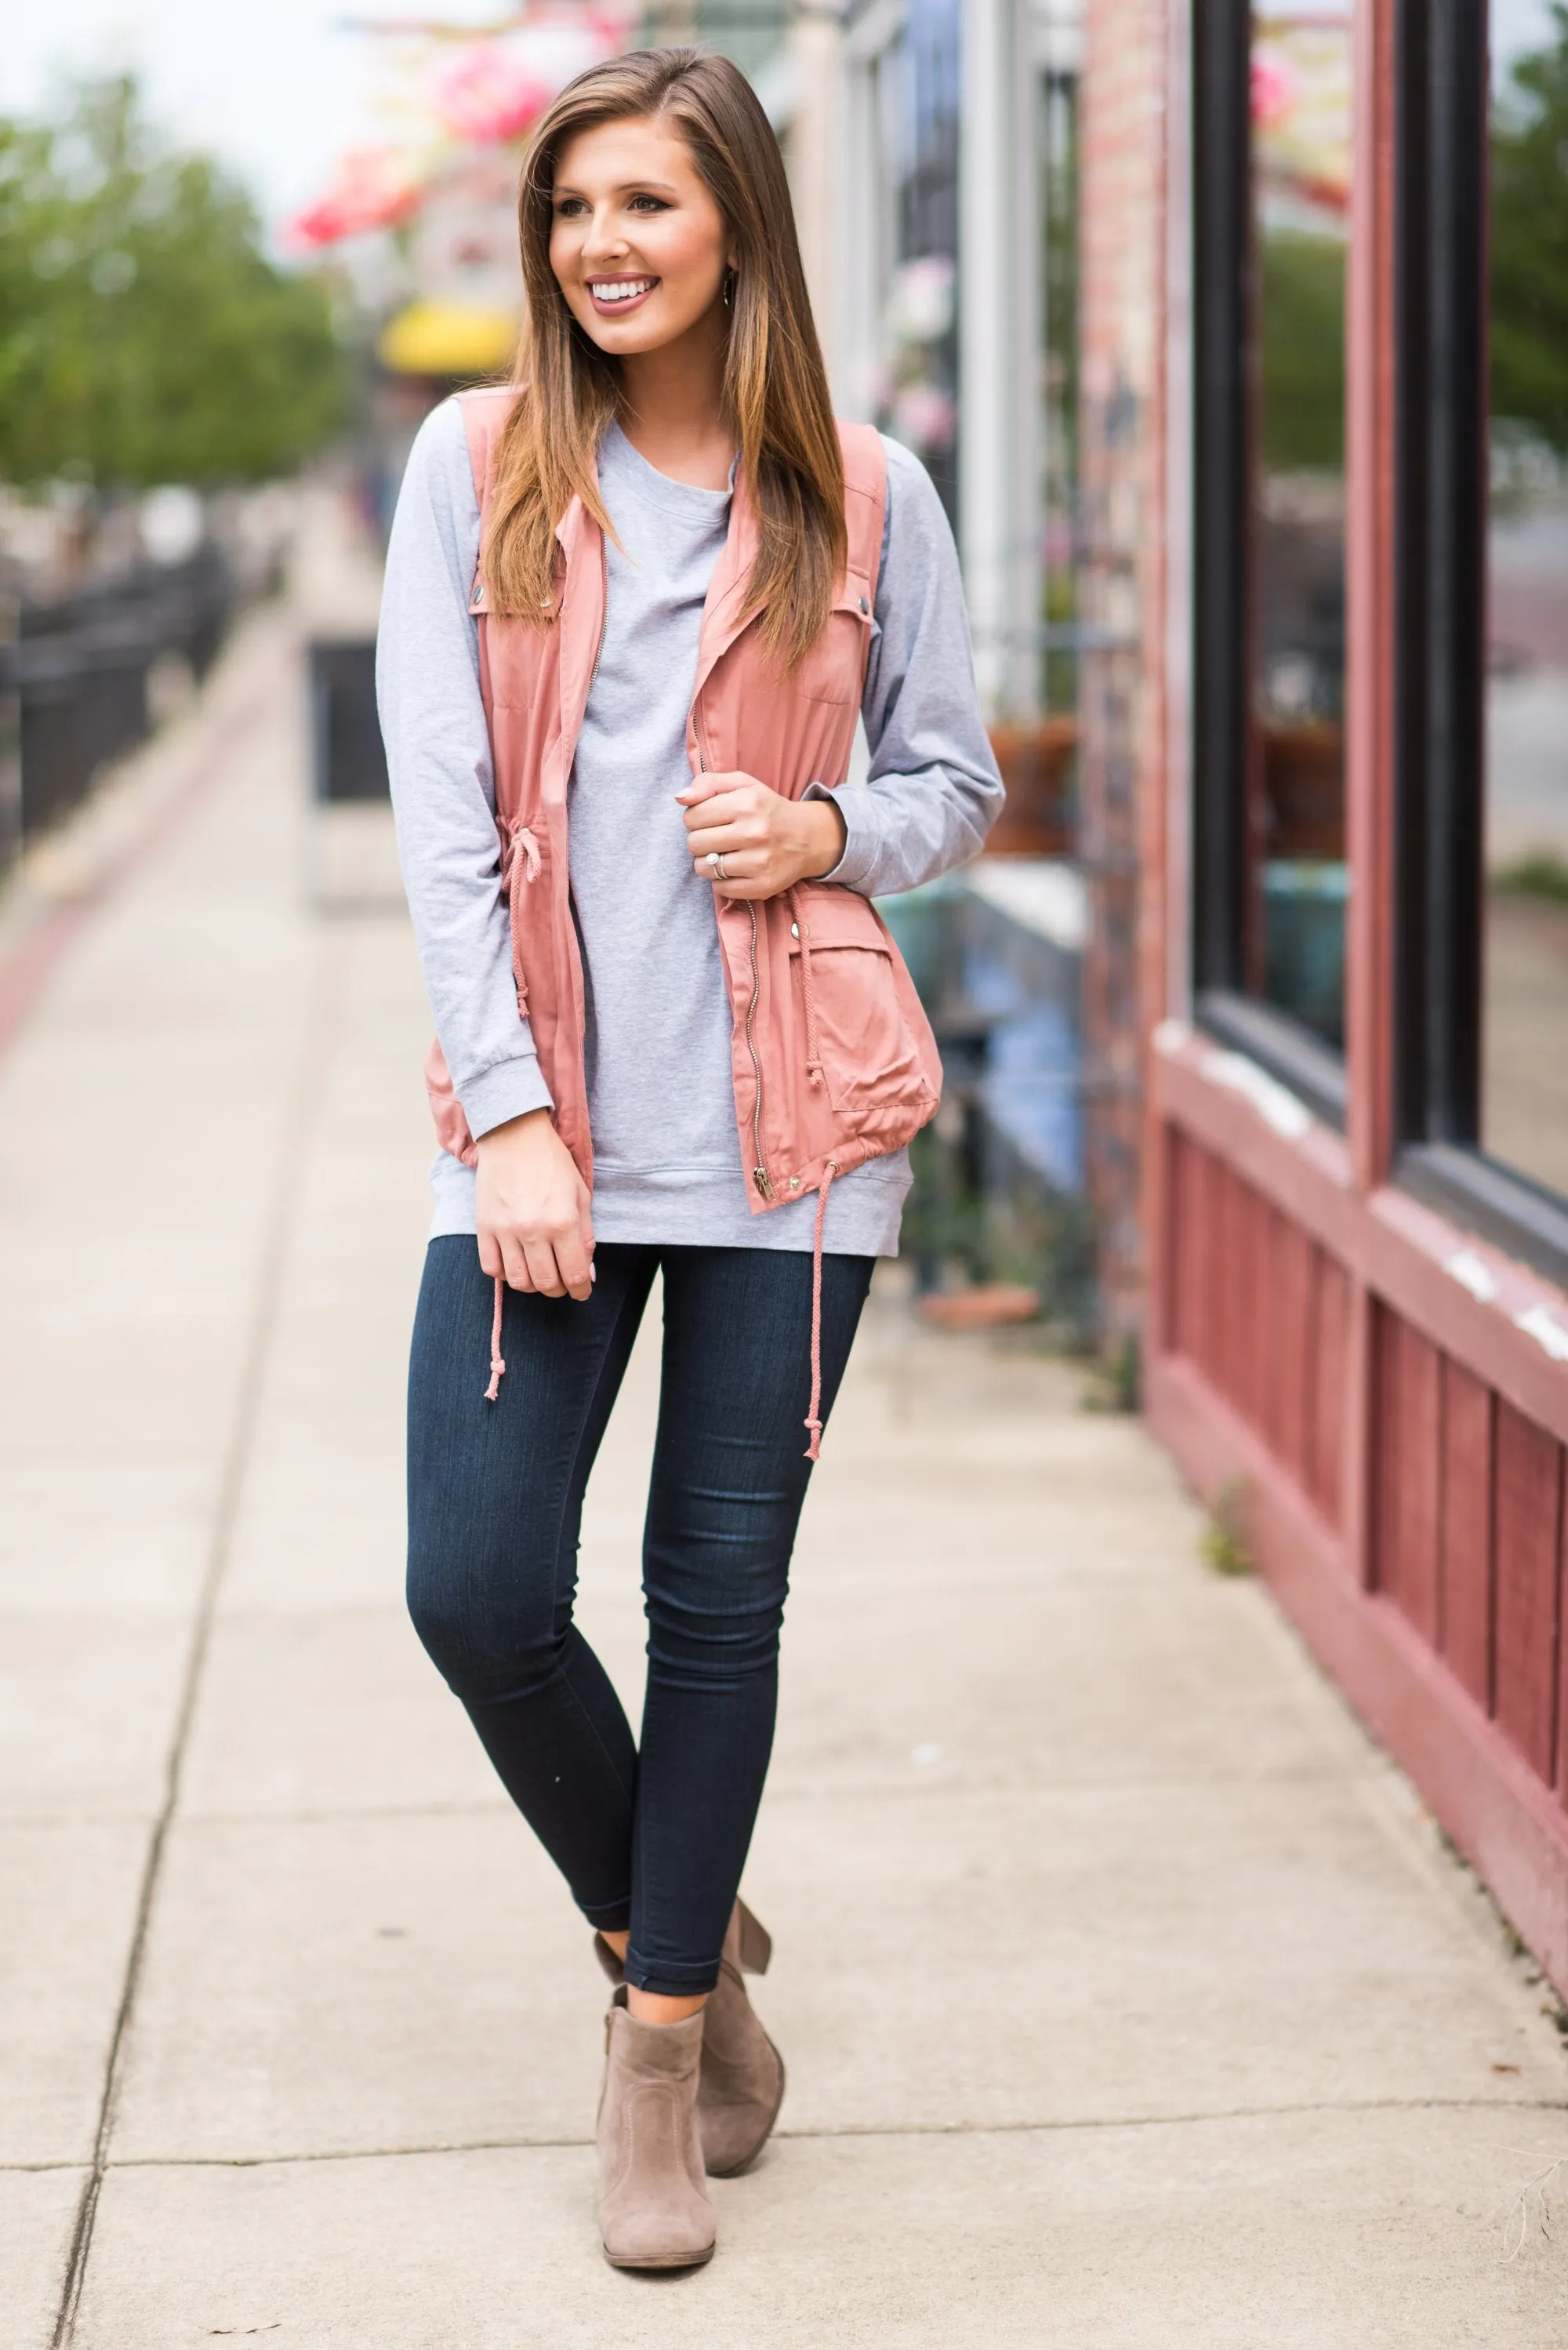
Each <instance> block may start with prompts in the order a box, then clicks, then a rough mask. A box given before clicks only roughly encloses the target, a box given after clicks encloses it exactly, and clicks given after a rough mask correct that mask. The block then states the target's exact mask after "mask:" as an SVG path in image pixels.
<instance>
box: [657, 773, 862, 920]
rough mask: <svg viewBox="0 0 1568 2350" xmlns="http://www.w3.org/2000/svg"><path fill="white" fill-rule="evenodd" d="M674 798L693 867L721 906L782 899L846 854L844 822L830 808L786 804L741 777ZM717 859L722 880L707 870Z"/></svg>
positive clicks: (701, 780)
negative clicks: (681, 815)
mask: <svg viewBox="0 0 1568 2350" xmlns="http://www.w3.org/2000/svg"><path fill="white" fill-rule="evenodd" d="M675 796H676V798H677V799H678V800H679V801H680V805H681V806H682V807H683V808H684V809H685V811H686V838H687V846H688V847H689V848H690V849H691V861H692V863H693V864H694V865H695V866H696V868H697V870H698V872H699V873H700V874H701V877H702V879H703V880H704V881H711V883H712V885H713V887H714V889H716V890H717V891H718V893H719V895H720V896H721V897H722V898H777V897H780V896H782V895H783V893H784V890H786V889H794V885H795V883H796V882H797V881H815V880H819V879H821V877H822V875H823V874H825V873H831V872H832V870H833V868H834V867H835V866H836V864H837V862H838V860H839V858H841V857H842V856H843V854H844V843H845V838H846V832H845V824H844V818H843V816H841V815H840V814H839V812H838V810H837V808H836V806H834V804H833V802H832V801H831V800H787V799H785V798H784V795H783V793H782V792H774V791H770V790H769V789H768V786H767V785H766V784H760V783H758V781H757V779H756V777H755V775H738V774H737V775H699V776H698V777H697V779H696V781H695V782H694V783H691V784H689V785H687V787H686V789H685V790H684V791H683V792H677V794H676V795H675ZM715 852H716V853H717V854H718V855H719V856H720V857H722V858H723V860H724V875H723V879H720V877H719V875H718V874H717V873H715V872H714V870H713V868H712V867H711V865H710V864H709V862H708V858H709V857H710V856H711V855H712V854H714V853H715Z"/></svg>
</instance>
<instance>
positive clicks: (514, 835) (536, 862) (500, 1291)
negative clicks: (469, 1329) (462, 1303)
mask: <svg viewBox="0 0 1568 2350" xmlns="http://www.w3.org/2000/svg"><path fill="white" fill-rule="evenodd" d="M519 851H521V852H522V853H521V855H519V853H518V852H519ZM542 862H543V860H542V858H540V855H539V843H538V841H537V840H536V839H535V837H534V835H533V833H532V832H531V831H530V830H529V828H528V827H527V826H526V825H525V824H519V825H514V827H512V830H511V831H510V832H509V833H508V834H507V836H506V847H505V851H504V855H503V857H502V859H501V879H502V880H503V882H504V884H505V885H506V891H507V902H508V904H509V906H510V909H511V914H512V968H513V970H514V972H515V973H516V978H517V1002H518V1006H519V1009H521V1007H522V1003H523V1000H524V987H523V968H522V965H521V964H520V963H519V962H518V960H517V915H518V910H519V906H518V900H519V899H520V898H521V895H522V890H523V884H524V881H537V879H539V868H540V865H541V863H542ZM505 1297H506V1282H505V1278H504V1275H503V1274H499V1273H498V1274H496V1276H495V1312H494V1315H493V1317H492V1320H491V1324H490V1385H489V1386H488V1387H487V1388H485V1390H484V1400H485V1402H486V1403H493V1402H494V1401H495V1400H496V1398H497V1397H498V1396H499V1395H500V1393H501V1382H502V1380H503V1379H504V1378H505V1377H506V1358H505V1357H504V1355H503V1353H502V1351H501V1308H502V1306H503V1305H504V1302H505Z"/></svg>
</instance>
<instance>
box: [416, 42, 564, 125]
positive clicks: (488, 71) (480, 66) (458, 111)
mask: <svg viewBox="0 0 1568 2350" xmlns="http://www.w3.org/2000/svg"><path fill="white" fill-rule="evenodd" d="M434 95H435V107H436V112H437V113H438V114H439V115H440V117H441V120H442V122H443V123H444V124H445V125H446V127H447V129H448V130H452V131H454V132H455V133H456V135H457V136H458V137H459V138H460V139H472V140H474V142H475V143H476V144H477V145H479V146H482V147H493V146H499V145H501V144H503V143H504V141H505V140H509V139H516V138H519V137H521V135H522V133H523V132H524V130H526V129H527V128H528V125H529V124H530V123H531V122H532V121H533V120H534V119H535V116H536V115H539V114H542V113H543V112H544V110H545V107H546V106H548V104H549V102H550V99H551V96H552V92H551V91H550V90H549V89H548V88H546V86H545V83H544V82H542V81H541V80H540V79H539V78H538V76H537V75H536V74H535V73H531V72H530V71H529V70H528V68H527V67H526V66H525V65H524V62H523V60H522V59H521V58H520V57H514V56H513V55H511V54H510V53H509V52H508V51H507V50H506V49H505V48H504V47H502V46H501V44H500V43H499V42H498V41H477V42H475V43H474V45H473V47H472V48H465V49H463V50H462V52H461V53H460V54H459V56H457V57H454V58H453V60H452V64H451V65H450V66H448V68H446V71H445V72H444V73H443V74H442V75H441V78H440V79H439V81H438V82H437V83H436V86H435V93H434Z"/></svg>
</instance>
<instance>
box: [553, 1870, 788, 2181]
mask: <svg viewBox="0 0 1568 2350" xmlns="http://www.w3.org/2000/svg"><path fill="white" fill-rule="evenodd" d="M773 1951H774V1946H773V1938H772V1936H771V1935H770V1934H769V1932H768V1930H767V1929H766V1927H765V1926H763V1925H762V1924H761V1923H760V1922H759V1920H758V1919H757V1918H753V1915H752V1913H751V1911H750V1910H749V1909H748V1908H747V1907H746V1905H745V1903H744V1902H743V1901H737V1902H736V1904H735V1907H734V1908H733V1910H732V1912H731V1916H730V1929H729V1931H728V1933H727V1934H726V1935H725V1937H724V1951H723V1956H722V1959H721V1960H720V1962H719V1981H718V1982H717V1984H716V1985H715V1987H714V1989H713V1991H711V1993H710V1995H709V1999H708V2004H707V2006H706V2007H705V2008H704V2009H703V2011H702V2017H703V2025H702V2073H701V2083H700V2085H699V2087H698V2091H697V2126H698V2128H699V2129H700V2131H701V2137H702V2158H703V2161H704V2163H705V2164H706V2166H707V2168H708V2171H709V2173H710V2175H711V2177H712V2178H734V2176H735V2175H736V2173H737V2172H738V2171H742V2170H744V2169H745V2168H746V2167H747V2165H748V2164H750V2163H753V2162H754V2161H755V2160H756V2158H757V2157H758V2155H759V2154H761V2152H762V2150H763V2147H764V2146H765V2145H766V2144H767V2141H768V2137H769V2136H770V2134H771V2132H772V2130H773V2126H774V2122H776V2121H777V2119H778V2116H779V2107H780V2106H781V2105H782V2104H783V2103H784V2058H783V2057H782V2056H781V2055H780V2054H779V2052H778V2050H777V2049H776V2048H775V2047H774V2043H773V2042H772V2041H771V2040H770V2039H769V2038H768V2035H767V2033H765V2032H764V2031H763V2027H762V2025H761V2023H760V2022H758V2020H757V2014H756V2010H755V2009H754V2008H753V2005H752V2002H751V2001H750V2000H749V1999H748V1998H747V1996H746V1985H745V1976H746V1975H748V1974H753V1975H765V1974H766V1972H767V1970H768V1962H769V1960H771V1959H772V1957H773ZM594 1952H595V1955H596V1957H597V1960H598V1962H599V1964H600V1966H601V1967H602V1968H603V1969H604V1970H605V1973H606V1974H607V1976H608V1977H609V1980H610V1981H611V1982H613V1983H620V1982H622V1981H625V1972H624V1970H623V1968H622V1966H621V1962H620V1960H618V1958H617V1956H616V1954H615V1952H614V1951H613V1950H611V1948H610V1946H609V1944H608V1943H607V1941H606V1940H605V1939H604V1937H603V1935H602V1934H596V1935H595V1936H594Z"/></svg>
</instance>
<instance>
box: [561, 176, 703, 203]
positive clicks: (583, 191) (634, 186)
mask: <svg viewBox="0 0 1568 2350" xmlns="http://www.w3.org/2000/svg"><path fill="white" fill-rule="evenodd" d="M550 193H551V194H552V196H554V197H555V198H556V200H557V201H559V199H560V198H561V197H562V196H581V197H582V198H583V200H584V202H585V203H589V202H591V201H592V200H591V198H590V197H589V195H588V192H587V188H575V187H573V185H572V183H571V182H570V181H569V180H557V181H556V184H555V186H554V187H553V188H552V189H551V191H550ZM610 193H611V195H614V196H679V194H680V189H679V188H678V187H676V186H675V184H674V183H673V182H672V181H670V180H623V181H622V182H620V185H619V186H618V187H616V188H612V189H611V190H610Z"/></svg>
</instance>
